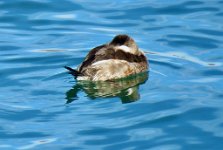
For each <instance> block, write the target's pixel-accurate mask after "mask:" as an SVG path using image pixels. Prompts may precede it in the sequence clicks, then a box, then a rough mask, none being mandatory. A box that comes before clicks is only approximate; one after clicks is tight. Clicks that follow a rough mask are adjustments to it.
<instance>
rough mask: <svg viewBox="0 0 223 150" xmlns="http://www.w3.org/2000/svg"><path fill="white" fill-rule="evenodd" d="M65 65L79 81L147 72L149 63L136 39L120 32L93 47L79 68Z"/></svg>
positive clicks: (108, 78)
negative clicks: (107, 40)
mask: <svg viewBox="0 0 223 150" xmlns="http://www.w3.org/2000/svg"><path fill="white" fill-rule="evenodd" d="M64 67H65V68H66V69H67V70H68V71H69V73H70V74H72V75H73V76H74V77H75V79H76V80H78V81H79V80H90V81H111V80H116V79H121V78H125V77H128V76H131V75H135V74H138V73H142V72H146V71H148V68H149V64H148V61H147V58H146V56H145V53H144V52H143V51H141V50H140V49H139V48H138V46H137V44H136V42H135V41H134V39H133V38H131V37H130V36H129V35H126V34H120V35H116V36H115V37H114V38H113V39H112V40H111V41H110V42H108V43H106V44H103V45H100V46H97V47H95V48H93V49H92V50H91V51H90V52H89V53H88V54H87V56H86V57H85V59H84V61H83V62H82V63H81V64H80V65H79V67H77V69H73V68H71V67H68V66H64Z"/></svg>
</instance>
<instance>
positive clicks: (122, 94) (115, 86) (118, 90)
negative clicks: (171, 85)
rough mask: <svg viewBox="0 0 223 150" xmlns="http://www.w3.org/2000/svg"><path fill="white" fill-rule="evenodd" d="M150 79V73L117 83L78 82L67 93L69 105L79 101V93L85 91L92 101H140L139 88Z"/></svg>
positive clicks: (116, 81) (120, 80)
mask: <svg viewBox="0 0 223 150" xmlns="http://www.w3.org/2000/svg"><path fill="white" fill-rule="evenodd" d="M147 79H148V72H144V73H140V74H137V75H133V76H130V77H127V78H124V79H119V80H115V81H98V82H92V81H77V83H76V85H74V86H73V88H72V89H70V90H69V91H67V92H66V99H67V103H71V102H72V101H74V100H77V93H78V92H80V91H82V90H83V91H84V92H85V93H86V94H87V96H88V97H89V98H90V99H96V98H98V97H102V98H106V97H119V98H120V99H121V101H122V103H131V102H135V101H137V100H139V98H140V94H139V91H138V89H139V86H140V84H144V83H145V82H146V81H147Z"/></svg>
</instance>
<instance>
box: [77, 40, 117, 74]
mask: <svg viewBox="0 0 223 150" xmlns="http://www.w3.org/2000/svg"><path fill="white" fill-rule="evenodd" d="M114 53H115V51H114V49H112V48H109V47H108V45H107V44H104V45H100V46H98V47H95V48H93V49H92V50H91V51H90V52H89V53H88V55H87V56H86V58H85V59H84V61H83V63H82V64H81V65H80V67H79V69H78V70H79V72H82V70H83V69H84V68H86V67H88V66H90V65H92V64H93V63H95V62H97V61H100V60H105V59H112V58H114Z"/></svg>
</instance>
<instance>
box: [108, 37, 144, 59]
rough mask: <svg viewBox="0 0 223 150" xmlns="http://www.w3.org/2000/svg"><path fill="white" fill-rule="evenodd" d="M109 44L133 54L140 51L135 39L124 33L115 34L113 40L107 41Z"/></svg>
mask: <svg viewBox="0 0 223 150" xmlns="http://www.w3.org/2000/svg"><path fill="white" fill-rule="evenodd" d="M109 45H110V46H113V47H115V48H116V49H120V50H123V51H125V52H128V53H132V54H135V55H137V54H139V53H140V51H139V49H138V46H137V44H136V43H135V41H134V40H133V39H132V38H131V37H130V36H128V35H126V34H120V35H117V36H115V37H114V38H113V40H112V41H111V42H110V43H109Z"/></svg>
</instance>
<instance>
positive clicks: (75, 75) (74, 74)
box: [64, 66, 82, 78]
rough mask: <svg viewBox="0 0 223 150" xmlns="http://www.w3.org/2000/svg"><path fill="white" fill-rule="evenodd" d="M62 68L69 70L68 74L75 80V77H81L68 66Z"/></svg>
mask: <svg viewBox="0 0 223 150" xmlns="http://www.w3.org/2000/svg"><path fill="white" fill-rule="evenodd" d="M64 68H66V69H67V70H69V73H70V74H72V75H73V76H74V77H75V78H77V76H81V75H82V74H81V73H80V72H79V71H77V70H75V69H72V68H70V67H68V66H64Z"/></svg>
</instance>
